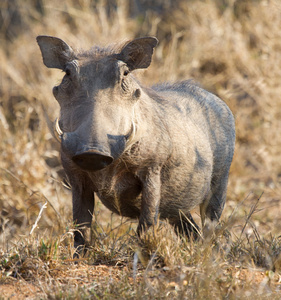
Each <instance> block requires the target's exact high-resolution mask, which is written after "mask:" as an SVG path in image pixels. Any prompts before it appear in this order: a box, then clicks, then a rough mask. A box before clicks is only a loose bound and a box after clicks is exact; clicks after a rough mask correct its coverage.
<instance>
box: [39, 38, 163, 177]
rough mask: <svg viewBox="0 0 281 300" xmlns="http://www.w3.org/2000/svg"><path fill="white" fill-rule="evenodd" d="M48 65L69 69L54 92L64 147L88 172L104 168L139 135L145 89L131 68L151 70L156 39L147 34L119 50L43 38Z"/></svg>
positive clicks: (77, 163)
mask: <svg viewBox="0 0 281 300" xmlns="http://www.w3.org/2000/svg"><path fill="white" fill-rule="evenodd" d="M37 42H38V44H39V46H40V49H41V52H42V56H43V61H44V64H45V65H46V66H47V67H48V68H57V69H61V70H63V71H64V72H65V75H64V77H63V79H62V82H61V83H60V85H58V86H55V87H54V88H53V94H54V96H55V98H56V99H57V101H58V102H59V104H60V108H61V114H60V120H59V121H58V122H57V125H56V127H57V131H58V132H59V134H60V138H61V146H62V151H63V152H64V153H65V155H67V156H68V157H69V158H70V159H71V160H72V161H73V162H74V163H75V164H76V165H77V166H79V167H80V168H81V169H83V170H87V171H97V170H101V169H103V168H105V167H106V166H108V165H109V164H111V163H112V162H113V160H114V159H116V158H118V157H119V156H120V154H121V153H122V152H123V151H124V150H125V149H126V147H127V145H128V142H129V140H130V139H131V138H132V136H133V134H134V130H135V127H134V107H135V105H136V103H137V102H138V100H139V99H140V97H142V93H143V91H142V89H141V87H140V86H139V84H138V82H137V81H136V80H135V79H134V78H133V77H132V76H131V74H130V72H131V71H133V70H135V69H141V68H147V67H148V66H149V65H150V62H151V56H152V53H153V48H154V47H155V46H156V44H157V39H156V38H153V37H145V38H139V39H135V40H133V41H131V42H128V43H126V44H125V45H123V46H122V47H121V48H120V50H118V51H114V50H110V49H106V48H105V49H103V48H96V49H93V50H92V51H88V52H76V51H74V50H73V49H72V48H71V47H70V46H69V45H67V44H66V43H65V42H64V41H62V40H61V39H59V38H56V37H50V36H38V37H37Z"/></svg>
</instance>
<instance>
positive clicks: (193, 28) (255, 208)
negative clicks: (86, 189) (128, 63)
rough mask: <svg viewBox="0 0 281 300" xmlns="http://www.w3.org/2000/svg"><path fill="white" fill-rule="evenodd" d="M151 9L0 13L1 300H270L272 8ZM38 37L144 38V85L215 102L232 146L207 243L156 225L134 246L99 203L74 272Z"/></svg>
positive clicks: (41, 2)
mask: <svg viewBox="0 0 281 300" xmlns="http://www.w3.org/2000/svg"><path fill="white" fill-rule="evenodd" d="M151 2H152V1H151ZM151 2H150V1H144V0H140V1H126V0H119V1H118V0H116V1H115V0H108V1H90V0H78V1H75V0H72V1H71V0H67V1H54V0H52V1H47V0H27V1H20V0H2V1H1V2H0V27H1V29H0V39H1V41H0V65H1V67H0V72H1V74H0V97H1V98H0V137H1V144H0V153H1V156H0V225H1V226H0V245H1V247H0V290H1V294H0V299H2V298H10V299H23V298H25V297H29V298H34V299H37V298H38V299H39V298H43V299H45V298H48V299H78V298H79V299H80V298H82V299H88V298H90V299H127V298H128V299H162V298H163V299H164V298H168V299H254V298H255V299H280V293H281V240H280V229H281V213H280V212H281V202H280V195H281V163H280V157H281V155H280V150H281V97H280V94H281V86H280V79H281V55H280V52H281V30H280V29H281V3H280V1H279V0H262V1H258V0H245V1H244V0H243V1H242V0H216V1H207V0H203V1H183V0H182V1H181V0H177V1H164V0H162V1H161V0H158V1H154V2H153V3H154V4H153V5H151V4H149V3H151ZM136 3H138V4H139V5H140V6H137V4H136ZM163 3H165V5H164V4H163ZM39 34H47V35H54V36H58V37H60V38H62V39H64V40H65V41H67V42H68V43H69V44H70V45H73V46H75V45H76V46H78V47H84V48H90V47H91V46H92V45H94V44H99V45H107V44H108V43H114V42H118V41H124V40H127V39H130V38H134V37H139V36H143V35H154V36H157V37H158V39H159V40H160V43H159V45H158V47H157V49H156V52H155V55H154V60H153V63H152V65H151V67H150V68H149V69H148V70H147V71H145V72H144V74H139V76H140V77H141V78H142V80H143V81H144V82H146V84H149V85H150V84H153V83H156V82H158V81H168V80H169V81H170V80H171V81H174V80H178V79H184V78H194V79H195V80H196V81H197V82H199V83H200V84H201V85H202V86H203V87H205V88H206V89H208V90H210V91H212V92H214V93H215V94H217V95H219V96H220V97H221V98H222V99H224V100H225V101H226V103H227V104H228V105H229V106H230V108H231V109H232V111H233V113H234V115H235V118H236V126H237V144H236V152H235V156H234V161H233V165H232V168H231V173H230V180H229V188H228V200H227V205H226V208H225V211H224V213H223V216H222V224H221V227H220V229H219V230H218V232H217V235H216V236H215V237H213V238H211V239H210V240H206V241H204V242H202V241H201V242H198V243H195V242H187V241H186V240H185V239H178V238H177V237H176V236H175V235H174V233H173V232H172V230H171V228H170V227H169V226H168V225H167V224H165V222H164V223H161V224H160V225H159V226H156V228H154V229H152V230H150V231H149V233H148V235H147V236H144V237H143V238H142V239H141V240H138V239H137V238H136V235H135V228H136V226H135V225H136V224H135V223H134V222H133V223H130V222H128V220H124V219H121V218H119V217H117V216H112V215H111V213H110V212H108V211H107V210H106V209H105V208H104V207H103V206H102V205H101V204H99V203H98V204H97V209H96V212H95V216H94V224H93V228H92V249H91V251H88V253H87V255H86V256H85V258H83V259H81V260H80V262H79V263H78V264H74V263H73V260H72V254H73V248H72V242H73V241H72V238H73V237H72V228H73V225H72V221H71V200H70V198H71V196H70V191H69V190H67V189H66V188H65V187H64V186H63V185H62V184H61V181H62V179H61V178H62V177H61V176H63V173H62V171H61V166H60V162H59V157H58V144H57V143H56V141H55V140H54V139H53V138H52V136H51V134H50V133H49V131H48V128H47V126H46V122H45V119H44V113H43V109H42V104H43V105H44V106H45V109H46V111H47V113H48V114H49V116H50V117H51V118H52V119H54V118H55V117H56V116H58V105H57V104H56V103H55V100H54V99H53V96H52V93H51V89H52V86H53V85H55V84H56V83H57V82H58V81H59V80H60V78H61V77H62V74H61V72H59V71H56V70H48V69H47V68H45V67H44V65H43V63H42V59H41V56H40V51H39V48H38V46H37V45H36V41H35V38H36V36H37V35H39ZM45 203H46V205H45ZM44 205H45V206H44ZM194 214H195V217H196V218H197V219H198V215H197V212H196V211H195V212H194ZM34 225H35V226H34Z"/></svg>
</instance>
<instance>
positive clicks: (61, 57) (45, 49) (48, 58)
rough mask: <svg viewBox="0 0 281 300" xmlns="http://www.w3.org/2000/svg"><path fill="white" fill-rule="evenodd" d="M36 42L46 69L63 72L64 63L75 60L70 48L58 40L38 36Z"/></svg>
mask: <svg viewBox="0 0 281 300" xmlns="http://www.w3.org/2000/svg"><path fill="white" fill-rule="evenodd" d="M36 40H37V43H38V45H39V47H40V50H41V53H42V57H43V62H44V64H45V66H46V67H48V68H56V69H61V70H64V68H65V65H66V63H68V62H70V61H72V60H73V59H74V58H75V54H74V51H73V50H72V48H71V47H70V46H68V45H67V43H65V42H64V41H63V40H61V39H59V38H56V37H52V36H46V35H39V36H37V38H36Z"/></svg>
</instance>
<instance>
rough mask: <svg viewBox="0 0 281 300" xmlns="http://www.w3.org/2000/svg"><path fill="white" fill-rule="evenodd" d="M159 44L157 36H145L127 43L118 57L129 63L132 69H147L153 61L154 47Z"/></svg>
mask: <svg viewBox="0 0 281 300" xmlns="http://www.w3.org/2000/svg"><path fill="white" fill-rule="evenodd" d="M157 44H158V40H157V38H155V37H143V38H139V39H135V40H133V41H131V42H129V43H128V44H126V45H125V46H124V47H123V49H122V50H121V52H120V53H119V55H118V59H120V60H122V61H123V62H124V63H126V64H127V66H128V68H129V69H130V71H132V70H135V69H145V68H147V67H148V66H149V65H150V63H151V57H152V54H153V48H154V47H155V46H156V45H157Z"/></svg>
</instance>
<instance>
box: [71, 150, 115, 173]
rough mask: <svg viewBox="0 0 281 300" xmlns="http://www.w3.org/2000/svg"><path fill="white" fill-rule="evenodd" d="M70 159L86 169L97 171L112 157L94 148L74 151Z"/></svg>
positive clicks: (108, 162) (109, 161)
mask: <svg viewBox="0 0 281 300" xmlns="http://www.w3.org/2000/svg"><path fill="white" fill-rule="evenodd" d="M72 160H73V161H74V162H75V164H76V165H77V166H79V167H80V168H81V169H83V170H86V171H98V170H101V169H103V168H105V167H107V166H108V165H110V164H111V163H112V161H113V157H112V156H110V155H107V154H106V153H102V152H100V151H99V150H96V149H90V150H87V151H83V152H78V153H76V154H75V155H74V156H73V157H72Z"/></svg>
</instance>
